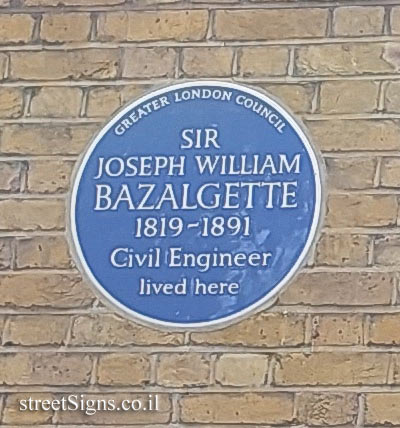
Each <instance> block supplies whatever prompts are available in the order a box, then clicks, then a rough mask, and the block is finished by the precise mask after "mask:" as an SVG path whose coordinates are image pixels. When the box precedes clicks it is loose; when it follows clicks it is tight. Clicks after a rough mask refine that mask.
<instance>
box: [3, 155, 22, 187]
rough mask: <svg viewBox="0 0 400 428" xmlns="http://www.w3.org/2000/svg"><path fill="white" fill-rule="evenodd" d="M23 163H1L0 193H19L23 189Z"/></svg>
mask: <svg viewBox="0 0 400 428" xmlns="http://www.w3.org/2000/svg"><path fill="white" fill-rule="evenodd" d="M23 169H24V166H23V164H22V163H21V162H0V192H1V193H5V192H18V191H19V190H20V188H21V174H22V171H23Z"/></svg>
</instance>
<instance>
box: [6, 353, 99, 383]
mask: <svg viewBox="0 0 400 428" xmlns="http://www.w3.org/2000/svg"><path fill="white" fill-rule="evenodd" d="M91 370H92V357H91V356H90V355H87V354H84V355H82V354H80V353H79V354H71V353H69V354H62V353H43V354H40V353H37V352H34V353H26V352H24V353H20V354H2V355H0V384H5V385H84V384H87V383H88V381H89V377H90V373H91Z"/></svg>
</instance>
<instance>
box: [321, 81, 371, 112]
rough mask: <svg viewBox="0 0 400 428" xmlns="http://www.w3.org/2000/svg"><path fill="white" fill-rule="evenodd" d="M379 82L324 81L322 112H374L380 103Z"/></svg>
mask: <svg viewBox="0 0 400 428" xmlns="http://www.w3.org/2000/svg"><path fill="white" fill-rule="evenodd" d="M378 90H379V85H378V83H377V82H371V81H368V80H360V81H354V80H352V81H344V82H340V81H335V82H323V83H322V85H321V91H320V97H321V102H320V109H321V113H329V114H330V113H372V112H374V111H375V110H376V108H377V105H378Z"/></svg>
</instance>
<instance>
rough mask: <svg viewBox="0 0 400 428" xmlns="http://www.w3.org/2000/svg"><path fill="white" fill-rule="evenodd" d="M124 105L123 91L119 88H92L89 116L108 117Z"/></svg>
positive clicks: (88, 108) (88, 109)
mask: <svg viewBox="0 0 400 428" xmlns="http://www.w3.org/2000/svg"><path fill="white" fill-rule="evenodd" d="M121 105H122V95H121V89H120V88H118V87H110V88H92V89H90V91H89V95H88V105H87V116H88V117H107V116H110V115H111V114H112V113H114V111H115V110H118V109H119V108H120V107H121Z"/></svg>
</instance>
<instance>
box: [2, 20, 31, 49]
mask: <svg viewBox="0 0 400 428" xmlns="http://www.w3.org/2000/svg"><path fill="white" fill-rule="evenodd" d="M34 24H35V20H34V19H33V18H32V16H30V15H28V14H15V15H14V14H2V15H0V44H7V43H20V42H25V43H27V42H28V41H29V40H30V39H31V38H32V33H33V26H34Z"/></svg>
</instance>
